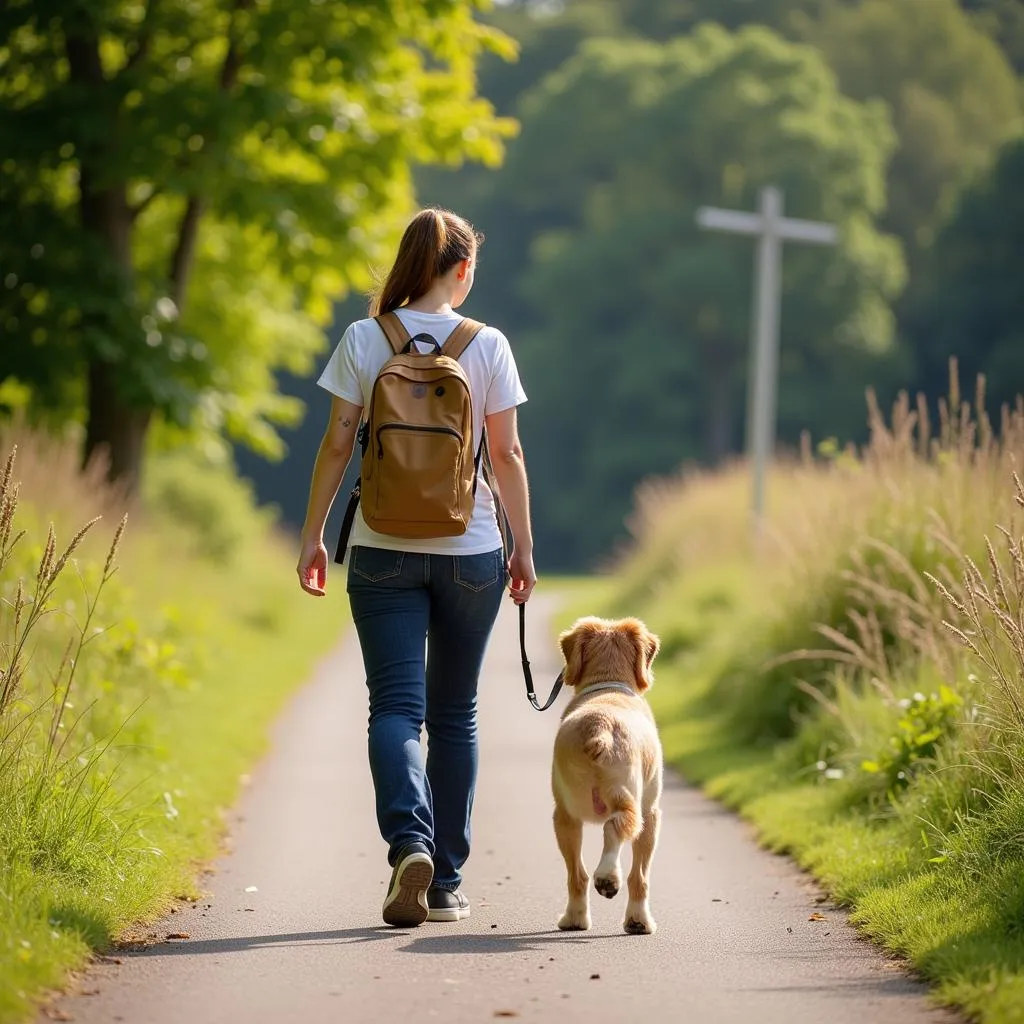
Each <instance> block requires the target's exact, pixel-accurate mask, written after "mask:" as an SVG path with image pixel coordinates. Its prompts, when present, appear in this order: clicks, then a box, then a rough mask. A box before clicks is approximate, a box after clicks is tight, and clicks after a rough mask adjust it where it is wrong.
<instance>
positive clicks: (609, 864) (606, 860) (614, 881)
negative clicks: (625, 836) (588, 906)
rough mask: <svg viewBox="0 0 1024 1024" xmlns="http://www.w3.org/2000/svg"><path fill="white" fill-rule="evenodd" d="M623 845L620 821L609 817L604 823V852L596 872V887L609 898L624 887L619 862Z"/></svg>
mask: <svg viewBox="0 0 1024 1024" xmlns="http://www.w3.org/2000/svg"><path fill="white" fill-rule="evenodd" d="M622 845H623V841H622V836H621V835H620V834H619V828H618V822H617V821H616V820H615V819H614V818H609V819H608V820H607V821H606V822H605V823H604V852H603V853H602V854H601V863H600V864H598V865H597V870H596V871H595V872H594V888H595V889H596V890H597V891H598V892H599V893H600V894H601V895H602V896H604V897H606V898H607V899H611V898H612V897H613V896H615V895H617V894H618V891H619V890H620V889H621V888H622V866H621V865H620V863H619V858H620V855H621V853H622Z"/></svg>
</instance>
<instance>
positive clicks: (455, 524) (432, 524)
mask: <svg viewBox="0 0 1024 1024" xmlns="http://www.w3.org/2000/svg"><path fill="white" fill-rule="evenodd" d="M373 443H374V447H375V455H376V466H375V469H376V472H375V473H374V474H373V477H374V478H375V483H376V501H375V502H374V503H373V507H372V508H371V509H367V510H365V511H364V515H366V516H367V525H368V526H369V527H370V528H371V529H375V530H378V532H381V533H392V532H394V531H395V526H394V524H396V523H403V524H405V526H404V528H403V532H402V533H400V534H397V535H398V536H408V537H423V536H431V535H433V536H454V535H457V534H460V533H463V532H465V529H466V525H467V524H466V522H465V520H464V519H463V517H462V516H461V515H460V514H459V513H458V509H459V508H460V503H459V500H458V499H459V494H458V490H459V481H460V479H461V476H462V459H463V453H464V448H465V443H464V439H463V436H462V434H460V433H459V431H457V430H455V429H454V428H453V427H442V426H418V425H416V424H412V423H383V424H381V425H380V426H379V427H378V428H377V432H376V436H375V438H374V441H373ZM375 523H376V524H377V525H374V524H375Z"/></svg>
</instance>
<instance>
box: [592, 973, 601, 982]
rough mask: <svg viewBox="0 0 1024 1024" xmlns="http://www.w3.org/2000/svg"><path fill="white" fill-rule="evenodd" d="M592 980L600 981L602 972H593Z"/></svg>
mask: <svg viewBox="0 0 1024 1024" xmlns="http://www.w3.org/2000/svg"><path fill="white" fill-rule="evenodd" d="M590 980H591V981H600V980H601V975H600V974H592V975H591V976H590Z"/></svg>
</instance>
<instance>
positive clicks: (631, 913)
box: [622, 901, 658, 935]
mask: <svg viewBox="0 0 1024 1024" xmlns="http://www.w3.org/2000/svg"><path fill="white" fill-rule="evenodd" d="M657 928H658V926H657V925H656V924H655V923H654V918H653V917H651V912H650V910H649V909H648V908H647V903H646V901H644V902H643V903H631V904H630V905H629V906H628V907H627V908H626V920H625V921H623V922H622V929H623V931H624V932H625V933H626V934H627V935H653V934H654V933H655V931H656V930H657Z"/></svg>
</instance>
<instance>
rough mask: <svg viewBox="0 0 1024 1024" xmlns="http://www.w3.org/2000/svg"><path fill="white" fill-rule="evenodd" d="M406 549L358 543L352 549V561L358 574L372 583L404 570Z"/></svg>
mask: <svg viewBox="0 0 1024 1024" xmlns="http://www.w3.org/2000/svg"><path fill="white" fill-rule="evenodd" d="M404 559H405V552H404V551H389V550H388V549H387V548H367V547H363V546H362V545H358V546H356V547H354V548H353V549H352V553H351V556H350V562H351V567H352V572H353V573H355V575H356V576H359V577H361V578H362V579H364V580H369V581H370V582H371V583H379V582H380V581H381V580H389V579H393V578H394V577H395V576H398V575H399V574H400V573H401V571H402V562H403V560H404Z"/></svg>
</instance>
